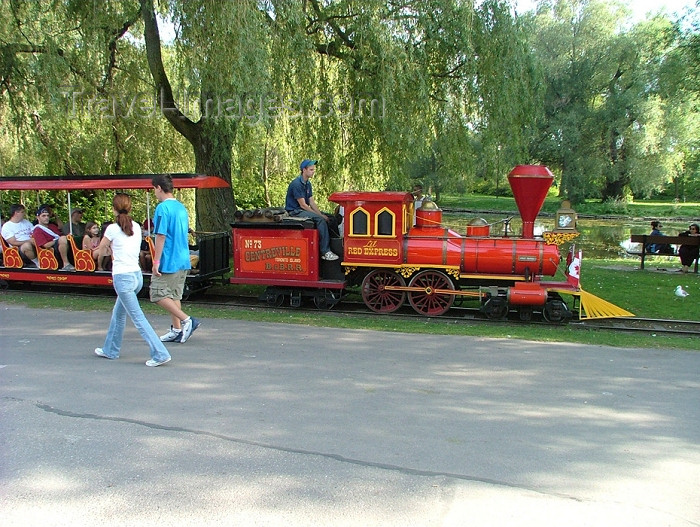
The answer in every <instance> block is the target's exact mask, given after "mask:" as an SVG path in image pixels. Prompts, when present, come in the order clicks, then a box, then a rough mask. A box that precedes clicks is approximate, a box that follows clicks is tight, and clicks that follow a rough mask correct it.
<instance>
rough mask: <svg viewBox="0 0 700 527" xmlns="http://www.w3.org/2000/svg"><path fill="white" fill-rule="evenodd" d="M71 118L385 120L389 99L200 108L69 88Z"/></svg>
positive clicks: (226, 102) (254, 100)
mask: <svg viewBox="0 0 700 527" xmlns="http://www.w3.org/2000/svg"><path fill="white" fill-rule="evenodd" d="M61 94H62V95H63V97H64V101H65V105H66V112H67V113H68V116H69V118H71V119H77V118H78V117H80V116H90V117H97V118H100V119H117V118H120V119H154V118H157V117H160V116H161V115H166V114H167V113H174V112H180V113H181V114H182V115H184V116H185V117H186V118H188V119H191V120H197V119H199V118H200V117H201V118H204V119H228V120H239V121H243V122H246V123H248V124H251V125H255V124H259V123H263V122H266V121H269V120H273V119H277V118H281V117H284V118H287V119H303V118H315V119H330V118H338V119H367V118H369V119H384V118H385V117H386V101H385V100H384V97H380V98H378V99H377V98H371V99H370V98H369V97H352V96H340V95H328V96H325V97H322V96H320V95H318V96H316V97H314V98H313V100H312V101H311V102H310V103H304V102H302V101H301V100H300V99H294V98H292V97H280V96H274V95H259V96H256V97H249V98H245V99H244V98H242V97H238V96H236V97H221V96H216V97H213V98H209V99H207V100H206V101H204V104H201V99H200V98H198V97H191V96H190V95H189V93H188V92H187V91H183V92H182V93H181V94H179V95H180V97H174V99H175V106H174V107H173V106H168V105H167V104H165V98H164V97H163V92H162V90H161V92H160V93H159V94H155V95H154V94H149V93H144V92H139V93H136V94H135V95H129V96H125V95H113V96H109V97H103V96H98V95H94V94H93V95H92V96H91V95H90V94H88V93H87V92H85V91H77V90H72V89H70V88H69V89H66V90H64V91H61Z"/></svg>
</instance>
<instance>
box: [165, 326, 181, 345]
mask: <svg viewBox="0 0 700 527" xmlns="http://www.w3.org/2000/svg"><path fill="white" fill-rule="evenodd" d="M181 337H182V330H180V331H175V328H174V327H172V326H170V331H168V332H167V333H166V334H165V335H161V336H160V341H161V342H176V341H177V342H179V340H180V338H181Z"/></svg>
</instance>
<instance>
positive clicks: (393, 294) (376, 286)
mask: <svg viewBox="0 0 700 527" xmlns="http://www.w3.org/2000/svg"><path fill="white" fill-rule="evenodd" d="M386 286H398V287H406V282H405V280H404V279H403V277H402V276H401V275H398V274H396V273H395V272H394V271H387V270H385V269H376V270H374V271H372V272H370V273H369V274H368V275H367V276H365V279H364V280H362V300H363V301H364V303H365V305H366V306H367V307H368V308H370V309H371V310H372V311H374V312H375V313H393V312H394V311H396V310H397V309H398V308H400V307H401V306H402V305H403V303H404V302H405V300H406V292H405V291H390V290H387V289H386Z"/></svg>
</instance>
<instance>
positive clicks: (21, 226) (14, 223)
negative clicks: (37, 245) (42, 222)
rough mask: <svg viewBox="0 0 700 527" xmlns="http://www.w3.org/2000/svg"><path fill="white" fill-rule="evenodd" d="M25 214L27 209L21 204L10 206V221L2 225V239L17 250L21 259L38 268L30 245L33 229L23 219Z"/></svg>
mask: <svg viewBox="0 0 700 527" xmlns="http://www.w3.org/2000/svg"><path fill="white" fill-rule="evenodd" d="M26 212H27V209H26V208H25V207H24V205H22V204H21V203H17V204H13V205H11V206H10V219H9V220H7V221H6V222H5V223H3V224H2V237H3V238H4V239H5V241H6V242H7V244H8V245H12V246H14V247H18V248H19V252H20V254H21V255H22V258H23V259H26V260H27V262H32V263H34V265H36V266H37V267H39V260H38V259H37V257H36V252H35V251H34V246H33V245H32V238H31V236H32V228H33V227H32V224H31V222H30V221H29V220H27V219H25V217H24V215H25V214H26Z"/></svg>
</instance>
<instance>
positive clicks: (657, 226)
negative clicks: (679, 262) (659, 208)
mask: <svg viewBox="0 0 700 527" xmlns="http://www.w3.org/2000/svg"><path fill="white" fill-rule="evenodd" d="M661 227H662V225H661V223H659V222H658V221H652V222H651V232H650V233H649V236H666V235H665V234H664V233H663V232H661ZM647 252H648V253H654V254H673V247H671V246H670V245H669V244H667V243H650V244H648V245H647Z"/></svg>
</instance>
